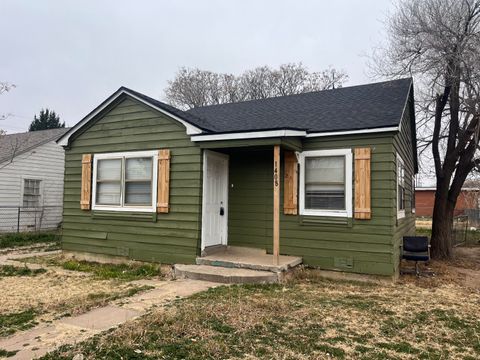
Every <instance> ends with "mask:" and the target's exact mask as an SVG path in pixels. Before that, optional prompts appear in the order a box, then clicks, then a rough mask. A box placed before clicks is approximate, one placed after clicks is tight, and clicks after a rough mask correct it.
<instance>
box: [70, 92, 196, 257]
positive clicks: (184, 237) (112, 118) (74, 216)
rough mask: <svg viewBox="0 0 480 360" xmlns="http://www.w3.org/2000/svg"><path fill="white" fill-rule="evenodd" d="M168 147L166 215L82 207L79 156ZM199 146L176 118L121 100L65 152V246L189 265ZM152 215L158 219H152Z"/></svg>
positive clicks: (193, 249)
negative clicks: (92, 209)
mask: <svg viewBox="0 0 480 360" xmlns="http://www.w3.org/2000/svg"><path fill="white" fill-rule="evenodd" d="M163 148H168V149H170V151H171V172H170V179H171V182H170V212H169V213H168V214H157V215H152V214H138V213H105V212H98V211H96V212H92V211H82V210H80V186H81V173H82V169H81V159H82V154H87V153H88V154H95V153H105V152H116V151H122V152H123V151H143V150H157V149H163ZM201 154H202V153H201V149H200V148H199V147H197V146H196V145H195V144H193V143H192V142H191V141H190V139H189V137H188V136H187V135H186V133H185V128H184V127H183V126H182V125H180V124H179V123H178V122H176V121H175V120H172V119H170V118H168V117H167V116H165V115H163V114H160V113H158V112H156V111H153V110H151V109H149V108H147V107H145V106H144V105H142V104H140V103H138V102H136V101H134V100H131V99H125V100H123V101H122V102H121V103H119V104H117V105H115V106H114V107H113V108H112V109H110V110H109V111H108V112H106V113H105V114H103V115H102V116H101V117H100V118H99V119H98V120H96V121H95V122H94V124H92V125H90V127H89V128H88V129H87V130H85V131H84V132H83V133H81V134H80V135H78V136H77V137H76V138H75V139H74V140H73V142H72V144H71V147H70V148H69V149H67V150H66V154H65V191H64V221H63V245H62V246H63V248H64V249H65V250H71V251H82V252H89V253H94V254H104V255H114V256H117V255H122V254H125V253H128V257H129V258H131V259H136V260H143V261H156V262H165V263H174V262H184V263H193V262H194V261H195V257H196V255H197V251H198V244H199V239H200V231H201V223H200V214H201V203H202V200H201V187H202V179H201V168H202V156H201ZM155 218H156V220H155Z"/></svg>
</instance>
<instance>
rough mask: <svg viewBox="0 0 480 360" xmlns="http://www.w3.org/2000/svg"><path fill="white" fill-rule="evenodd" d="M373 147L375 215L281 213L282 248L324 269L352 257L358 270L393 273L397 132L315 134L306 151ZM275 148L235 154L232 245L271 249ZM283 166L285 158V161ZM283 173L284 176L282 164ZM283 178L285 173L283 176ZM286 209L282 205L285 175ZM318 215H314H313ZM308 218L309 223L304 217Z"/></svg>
mask: <svg viewBox="0 0 480 360" xmlns="http://www.w3.org/2000/svg"><path fill="white" fill-rule="evenodd" d="M364 146H369V147H371V148H372V162H371V168H372V219H371V220H355V219H350V220H349V221H347V220H345V219H339V220H338V221H336V219H332V218H321V219H320V221H321V223H315V219H311V221H312V222H311V223H307V220H308V219H305V217H302V216H292V215H283V211H282V215H281V216H280V252H281V253H282V254H288V255H297V256H302V257H303V260H304V263H306V264H308V265H312V266H319V267H321V268H324V269H335V270H347V269H346V268H342V267H339V265H338V263H339V260H340V261H341V260H342V259H352V260H353V268H352V269H350V270H347V271H353V272H358V273H368V274H379V275H393V274H394V271H395V268H394V267H395V264H394V261H393V256H394V252H395V249H394V247H393V230H394V225H395V215H396V212H395V208H394V206H395V196H396V195H395V186H396V182H395V157H394V149H393V135H392V134H385V135H378V134H375V135H368V136H358V135H357V136H343V137H336V138H333V137H329V138H317V139H315V138H311V139H307V140H305V141H304V142H303V144H302V147H303V150H321V149H335V148H353V147H364ZM272 162H273V149H268V150H261V151H260V150H259V151H254V152H244V151H243V152H238V153H231V154H230V184H231V186H230V188H229V224H228V228H229V238H228V242H229V244H230V245H238V246H252V247H259V248H266V249H267V250H269V251H272V241H273V240H272V237H273V234H272V232H273V229H272V227H273V186H272V167H273V165H272ZM282 164H283V161H282ZM281 170H282V174H283V168H282V169H281ZM282 176H283V175H282ZM281 189H282V194H281V209H283V177H282V186H281ZM308 218H315V217H308ZM302 220H305V221H302Z"/></svg>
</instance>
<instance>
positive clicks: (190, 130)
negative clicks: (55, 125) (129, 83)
mask: <svg viewBox="0 0 480 360" xmlns="http://www.w3.org/2000/svg"><path fill="white" fill-rule="evenodd" d="M124 94H125V95H128V96H130V97H132V98H134V99H135V100H137V101H139V102H141V103H142V104H145V105H147V106H148V107H150V108H152V109H155V110H157V111H159V112H161V113H163V114H165V115H167V116H169V117H171V118H172V119H175V120H176V121H178V122H179V123H181V124H182V125H184V126H185V128H186V129H187V135H195V134H200V133H201V132H202V130H201V129H199V128H198V127H196V126H194V125H192V124H190V123H188V122H186V121H185V120H183V119H181V118H179V117H178V116H176V115H174V114H172V113H170V112H168V111H166V110H164V109H161V108H159V107H157V106H155V105H153V104H151V103H149V102H148V101H145V100H143V99H142V98H140V97H138V96H136V95H134V94H132V93H131V92H129V91H128V90H126V89H119V90H117V91H116V92H115V93H113V95H111V96H110V99H109V100H108V101H107V102H105V104H103V105H102V106H101V107H99V108H97V109H96V110H95V111H94V112H92V113H91V114H90V115H87V116H86V117H85V118H83V119H82V120H81V121H80V122H78V123H77V124H76V125H75V126H73V127H72V128H71V129H70V130H69V131H67V132H66V133H65V134H64V135H63V136H62V137H61V138H60V139H58V140H57V143H58V144H59V145H61V146H67V145H68V139H70V136H72V135H73V134H75V132H76V131H77V130H78V129H80V128H81V127H82V126H83V125H85V124H86V123H88V122H89V121H90V120H92V119H93V118H94V117H95V116H97V115H98V114H99V113H101V112H102V111H103V110H105V109H106V108H107V107H108V106H109V105H110V104H111V103H112V102H113V101H115V100H116V99H118V97H119V96H121V95H124Z"/></svg>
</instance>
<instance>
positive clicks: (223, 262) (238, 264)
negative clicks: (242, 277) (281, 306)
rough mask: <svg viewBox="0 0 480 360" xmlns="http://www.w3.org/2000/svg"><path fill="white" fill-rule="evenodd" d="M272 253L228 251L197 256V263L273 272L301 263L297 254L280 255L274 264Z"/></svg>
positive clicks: (279, 271) (285, 269)
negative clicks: (278, 261)
mask: <svg viewBox="0 0 480 360" xmlns="http://www.w3.org/2000/svg"><path fill="white" fill-rule="evenodd" d="M273 260H274V258H273V255H270V254H256V255H255V254H244V253H241V254H236V253H232V252H230V251H228V252H225V253H221V254H213V255H209V256H203V257H197V259H196V263H197V265H209V266H215V267H224V268H238V269H250V270H260V271H271V272H275V273H281V272H286V271H288V270H290V269H291V268H293V267H295V266H297V265H299V264H301V263H302V258H301V257H297V256H284V255H281V256H280V263H279V264H278V265H276V264H274V261H273Z"/></svg>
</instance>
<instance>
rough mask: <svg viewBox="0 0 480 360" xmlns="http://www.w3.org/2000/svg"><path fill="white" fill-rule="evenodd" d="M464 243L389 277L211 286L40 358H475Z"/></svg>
mask: <svg viewBox="0 0 480 360" xmlns="http://www.w3.org/2000/svg"><path fill="white" fill-rule="evenodd" d="M461 251H465V250H460V252H461ZM465 253H466V254H469V256H468V259H466V258H461V257H459V258H458V259H456V260H454V261H453V262H452V263H440V262H437V263H432V264H431V268H432V269H433V270H434V271H436V273H437V276H435V277H432V278H420V279H417V278H415V277H404V278H402V279H401V281H400V282H399V283H397V284H395V285H385V284H383V285H381V284H364V283H358V282H345V281H328V280H324V279H322V278H320V277H319V273H318V272H317V271H315V270H306V269H301V270H299V271H297V272H296V274H295V277H294V278H293V279H292V280H290V281H289V282H288V283H286V284H281V285H257V286H248V285H243V286H230V287H227V286H224V287H219V288H215V289H211V290H209V291H207V292H204V293H201V294H198V295H196V296H193V297H191V298H188V299H185V300H180V301H178V302H177V303H175V304H174V306H171V307H169V308H167V309H166V310H156V311H154V312H153V313H152V314H149V315H148V316H144V317H143V318H142V319H140V320H139V321H135V322H131V323H128V324H125V325H124V326H121V327H120V328H118V329H116V330H114V331H111V332H109V333H106V334H102V335H100V336H97V337H95V338H93V339H92V340H89V341H87V342H85V343H82V344H79V345H77V346H73V347H66V348H63V349H60V350H58V351H56V352H54V353H52V354H49V355H47V356H46V357H45V358H44V359H71V358H72V357H73V356H74V355H76V354H78V353H81V354H83V355H85V358H87V359H330V358H339V359H344V358H345V359H466V360H473V359H478V358H480V319H479V314H480V286H477V285H478V284H477V283H475V282H468V281H467V279H468V276H470V275H473V274H476V276H477V277H480V268H479V263H478V260H479V258H480V248H476V249H470V250H468V251H465ZM464 255H465V254H464Z"/></svg>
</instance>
